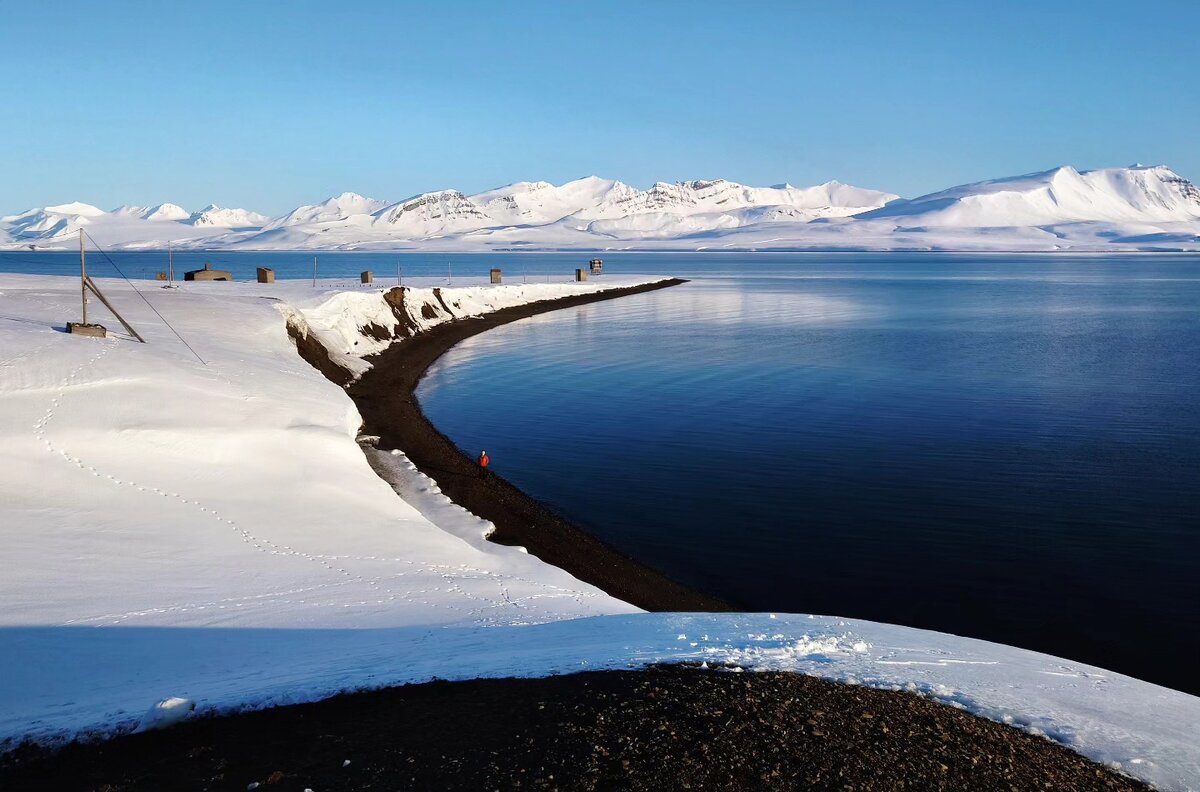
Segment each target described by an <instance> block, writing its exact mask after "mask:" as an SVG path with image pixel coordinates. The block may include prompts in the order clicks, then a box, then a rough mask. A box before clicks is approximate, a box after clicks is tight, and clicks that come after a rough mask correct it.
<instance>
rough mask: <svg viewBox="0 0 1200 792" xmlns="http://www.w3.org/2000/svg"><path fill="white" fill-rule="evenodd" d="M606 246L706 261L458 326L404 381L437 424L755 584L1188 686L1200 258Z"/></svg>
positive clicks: (839, 609) (684, 261)
mask: <svg viewBox="0 0 1200 792" xmlns="http://www.w3.org/2000/svg"><path fill="white" fill-rule="evenodd" d="M529 258H533V259H536V258H537V257H529ZM567 258H569V257H567ZM542 260H543V261H547V260H548V259H542ZM564 261H565V259H564ZM610 261H612V262H613V263H614V264H615V266H611V265H610V263H609V262H610ZM555 266H558V264H557V260H555ZM610 267H611V268H612V269H614V270H616V271H620V272H622V273H628V272H661V273H670V274H675V275H679V276H682V277H690V278H693V279H694V280H693V281H692V282H691V283H689V284H687V285H685V286H681V287H677V288H672V289H668V290H664V291H659V292H653V293H650V294H645V295H639V296H635V297H629V298H623V299H621V300H617V301H613V302H610V303H597V304H593V305H588V306H583V307H580V308H574V309H567V310H563V311H559V312H555V313H551V314H545V315H542V316H538V317H534V318H532V319H528V320H524V321H521V322H518V323H515V324H512V325H508V326H506V327H503V328H500V329H497V330H494V331H491V332H489V333H486V334H484V335H482V336H476V337H474V338H471V339H468V340H467V341H466V342H464V343H462V344H460V345H459V346H458V347H456V348H455V349H453V350H452V351H451V352H450V353H448V354H447V355H446V356H445V357H444V358H442V360H441V361H439V363H438V364H437V365H436V366H435V367H434V368H433V369H432V370H431V371H430V373H429V375H428V376H427V378H426V379H425V381H424V382H423V384H422V386H421V388H420V390H419V393H418V396H419V398H420V400H421V403H422V405H423V406H424V409H425V410H426V412H427V414H428V415H429V417H430V418H431V419H432V420H433V422H434V423H435V424H436V425H437V426H438V427H439V428H441V429H442V430H443V431H444V432H446V433H447V434H448V435H449V436H450V437H451V438H452V439H453V440H454V441H455V442H456V443H458V444H459V445H460V446H461V447H462V448H464V449H466V450H467V451H468V452H470V453H473V454H474V453H478V450H479V449H481V448H486V449H487V451H488V452H489V454H490V455H491V457H492V464H493V467H494V469H495V470H496V471H497V472H499V473H500V474H501V475H503V476H505V477H507V478H509V479H510V480H512V481H513V482H514V483H515V484H517V485H518V486H520V487H522V488H523V489H525V490H526V491H527V492H529V493H530V494H532V495H533V496H535V497H537V498H539V499H542V500H544V501H545V502H547V503H548V504H550V505H551V506H552V507H553V508H555V509H557V510H558V511H560V512H561V513H563V514H564V515H566V516H567V517H569V518H571V519H573V520H574V521H576V522H577V523H579V524H581V525H583V526H585V527H587V528H589V529H590V530H592V531H594V532H595V533H596V534H597V535H598V536H600V537H601V538H603V539H604V540H606V541H608V542H609V543H611V544H613V545H614V546H616V547H618V548H619V549H621V550H623V551H625V552H627V553H629V554H631V555H633V556H635V557H637V558H639V559H641V560H643V561H645V562H646V563H649V564H650V565H652V566H655V567H658V568H660V569H662V570H663V571H665V572H667V573H668V574H670V575H672V576H674V577H675V578H677V579H679V580H680V581H682V582H684V583H687V584H690V585H692V586H695V587H697V588H700V589H703V590H705V591H707V592H711V593H714V594H717V595H719V596H722V597H725V598H727V599H729V600H732V601H734V602H736V603H738V604H740V605H742V606H744V607H747V608H750V609H754V610H767V611H800V612H813V613H824V614H837V615H844V616H849V617H859V618H866V619H873V620H878V621H885V622H895V623H900V624H907V625H912V626H917V627H925V628H932V629H937V630H942V631H945V632H951V633H956V634H960V635H968V636H972V637H977V638H985V639H989V640H994V641H999V642H1002V643H1007V644H1012V645H1016V646H1021V647H1026V648H1030V649H1037V650H1041V651H1045V652H1048V653H1052V654H1056V655H1060V656H1062V657H1066V658H1070V659H1073V660H1081V661H1086V662H1090V663H1094V664H1096V665H1100V666H1102V667H1106V668H1110V669H1113V670H1116V671H1120V672H1123V673H1127V674H1130V675H1132V676H1136V677H1140V678H1143V679H1147V680H1150V681H1154V682H1158V683H1161V684H1165V685H1168V686H1170V687H1174V688H1177V689H1181V690H1187V691H1190V692H1193V693H1200V677H1198V676H1197V674H1196V671H1195V669H1196V667H1200V517H1198V515H1200V368H1198V367H1197V364H1196V350H1197V349H1198V348H1200V257H1195V256H1190V257H1189V256H1166V255H1161V256H1160V255H1155V256H1121V257H1116V256H1103V257H1101V256H1094V257H1074V256H1072V257H1067V256H1000V255H991V256H956V255H928V254H838V255H815V254H805V255H750V256H740V257H739V256H732V255H728V256H727V255H722V256H706V255H699V256H696V255H657V256H654V255H643V256H638V255H633V254H628V255H624V256H616V257H613V256H609V257H606V268H610Z"/></svg>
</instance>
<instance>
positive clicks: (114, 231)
mask: <svg viewBox="0 0 1200 792" xmlns="http://www.w3.org/2000/svg"><path fill="white" fill-rule="evenodd" d="M80 227H86V228H87V229H88V233H89V234H91V235H92V236H93V237H94V238H95V239H96V240H97V241H98V242H99V243H100V244H101V245H105V246H108V247H113V248H131V249H151V248H160V247H164V246H165V245H166V244H167V242H169V241H170V242H173V243H175V244H176V245H177V246H178V247H181V248H198V249H225V250H301V249H307V250H442V251H487V250H559V249H572V250H967V251H989V250H998V251H1027V252H1038V251H1056V250H1071V251H1076V252H1086V251H1105V250H1116V251H1139V250H1146V251H1154V250H1200V190H1198V189H1197V188H1196V187H1195V185H1193V184H1192V183H1191V182H1189V181H1188V180H1186V179H1184V178H1183V177H1181V176H1179V175H1178V174H1176V173H1175V172H1174V171H1172V170H1171V169H1170V168H1168V167H1166V166H1162V165H1156V166H1145V165H1133V166H1130V167H1127V168H1105V169H1099V170H1090V171H1078V170H1076V169H1074V168H1072V167H1069V166H1064V167H1059V168H1054V169H1052V170H1048V171H1043V172H1039V173H1031V174H1026V175H1023V176H1014V177H1009V178H1002V179H994V180H990V181H984V182H976V183H973V184H965V185H960V186H957V187H952V188H950V189H948V190H942V191H939V192H935V193H931V194H929V195H924V196H920V197H917V198H913V199H911V200H901V199H899V197H898V196H896V195H893V194H891V193H887V192H881V191H879V190H868V189H864V188H861V187H853V186H850V185H846V184H841V183H839V182H836V181H831V182H827V183H825V184H820V185H816V186H813V187H805V188H797V187H793V186H791V185H789V184H781V185H775V186H772V187H750V186H747V185H743V184H738V183H736V182H732V181H728V180H726V179H709V180H695V181H684V182H674V183H668V182H659V183H656V184H654V185H653V186H651V187H650V188H649V189H645V190H642V189H638V188H636V187H632V186H630V185H628V184H624V183H622V182H619V181H615V180H612V179H602V178H599V177H596V176H589V177H586V178H582V179H576V180H574V181H570V182H567V183H566V184H562V185H554V184H551V183H549V182H544V181H539V182H517V183H515V184H510V185H507V186H505V187H500V188H497V189H494V190H487V191H485V192H481V193H477V194H475V195H467V194H465V193H463V192H461V191H459V190H454V189H445V190H438V191H434V192H428V193H422V194H420V195H415V196H412V197H410V198H406V199H404V200H402V201H385V200H379V199H375V198H366V197H364V196H362V195H358V194H357V193H349V192H348V193H343V194H341V195H339V196H335V197H332V198H329V199H328V200H326V201H323V202H321V203H318V204H312V205H307V206H301V207H298V208H296V209H294V210H292V211H291V212H288V213H286V214H284V215H282V216H280V217H276V218H269V217H266V216H264V215H261V214H257V213H255V212H251V211H249V210H245V209H221V208H219V207H216V206H209V207H207V208H205V209H203V210H201V211H199V212H196V213H193V214H191V215H187V214H186V210H184V209H182V208H180V207H178V206H175V205H174V204H161V205H159V206H157V207H139V206H134V207H121V208H119V209H117V210H114V211H113V212H111V213H110V212H104V211H102V210H100V209H97V208H96V207H94V206H89V205H87V204H81V203H78V202H76V203H70V204H62V205H59V206H50V207H45V208H43V209H31V210H29V211H27V212H24V213H22V214H18V215H11V216H8V217H0V249H30V247H31V246H32V247H33V248H35V249H50V250H54V249H67V248H68V247H69V246H70V244H71V242H72V241H73V239H71V238H70V237H71V234H72V233H73V232H74V231H76V230H77V229H78V228H80Z"/></svg>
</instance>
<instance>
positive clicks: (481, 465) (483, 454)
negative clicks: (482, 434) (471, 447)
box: [479, 451, 492, 478]
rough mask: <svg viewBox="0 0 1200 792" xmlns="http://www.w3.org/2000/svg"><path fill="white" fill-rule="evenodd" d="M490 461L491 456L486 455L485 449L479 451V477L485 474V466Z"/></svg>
mask: <svg viewBox="0 0 1200 792" xmlns="http://www.w3.org/2000/svg"><path fill="white" fill-rule="evenodd" d="M491 461H492V460H491V458H490V457H488V455H487V451H480V452H479V476H480V478H483V477H485V476H487V466H488V463H489V462H491Z"/></svg>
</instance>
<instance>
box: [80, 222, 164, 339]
mask: <svg viewBox="0 0 1200 792" xmlns="http://www.w3.org/2000/svg"><path fill="white" fill-rule="evenodd" d="M83 238H84V230H83V229H82V228H81V229H79V296H80V297H81V298H82V299H83V321H82V322H67V332H68V333H73V334H75V335H85V336H92V337H94V338H104V337H106V336H107V335H108V330H106V329H105V327H104V325H102V324H89V323H88V310H87V304H88V292H89V291H90V292H91V293H92V294H94V295H96V299H98V300H99V301H100V302H102V303H103V304H104V307H105V308H107V309H108V310H109V311H111V312H112V315H113V316H115V317H117V321H118V322H120V323H121V326H122V327H124V328H125V329H126V330H128V331H129V334H130V335H131V336H133V337H134V338H136V339H137V340H138V341H141V342H142V343H143V344H144V343H146V339H144V338H142V337H141V336H140V335H138V331H137V330H134V329H133V327H132V326H131V325H130V324H129V322H126V321H125V317H123V316H121V314H119V313H117V309H116V308H113V307H112V304H111V303H110V302H109V301H108V300H106V299H105V298H104V294H103V293H102V292H101V291H100V287H99V286H97V285H96V282H95V281H94V280H92V279H91V278H89V277H88V274H87V252H86V248H85V247H84V244H83ZM130 285H131V286H132V285H133V284H132V282H131V283H130ZM134 291H137V287H136V286H135V287H134Z"/></svg>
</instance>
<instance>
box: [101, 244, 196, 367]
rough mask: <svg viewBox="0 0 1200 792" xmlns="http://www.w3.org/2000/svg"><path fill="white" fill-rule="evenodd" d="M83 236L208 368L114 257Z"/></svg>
mask: <svg viewBox="0 0 1200 792" xmlns="http://www.w3.org/2000/svg"><path fill="white" fill-rule="evenodd" d="M83 235H84V236H86V237H87V238H88V239H91V240H92V244H93V245H95V247H96V250H98V251H100V255H102V256H104V258H105V259H106V260H107V261H108V263H109V264H111V265H112V268H113V269H115V270H116V271H117V273H118V274H120V276H121V277H122V278H124V279H125V282H126V283H128V284H129V287H130V288H131V289H133V290H134V292H136V293H137V296H138V297H141V298H142V302H144V303H146V305H149V306H150V310H151V311H154V315H155V316H157V317H158V318H159V319H161V320H162V323H163V324H165V325H166V326H167V327H168V328H169V329H170V330H171V332H172V333H174V334H175V337H176V338H178V339H179V340H180V342H181V343H182V344H183V345H184V346H185V347H187V348H188V351H189V352H191V353H192V354H193V355H195V356H196V360H199V361H200V362H201V363H203V364H204V365H206V366H207V365H208V363H207V362H206V361H205V360H204V358H202V357H200V353H199V352H197V351H196V350H194V349H192V345H191V344H189V343H188V342H187V341H186V340H185V339H184V337H183V336H181V335H180V334H179V331H178V330H176V329H175V328H174V327H172V326H171V323H170V322H168V321H167V317H165V316H163V315H162V314H161V313H159V312H158V309H157V308H155V307H154V304H153V303H151V302H150V301H149V300H147V299H146V295H144V294H142V293H141V292H140V291H138V287H137V286H135V285H134V283H133V281H131V280H130V279H129V277H128V276H127V275H126V274H125V273H124V271H122V269H121V268H120V267H118V266H117V262H115V261H113V260H112V257H111V256H109V255H108V253H105V252H104V248H102V247H100V244H99V243H98V242H97V241H96V240H94V239H92V235H91V234H89V233H88V232H87V230H86V229H85V230H84V232H83Z"/></svg>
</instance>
